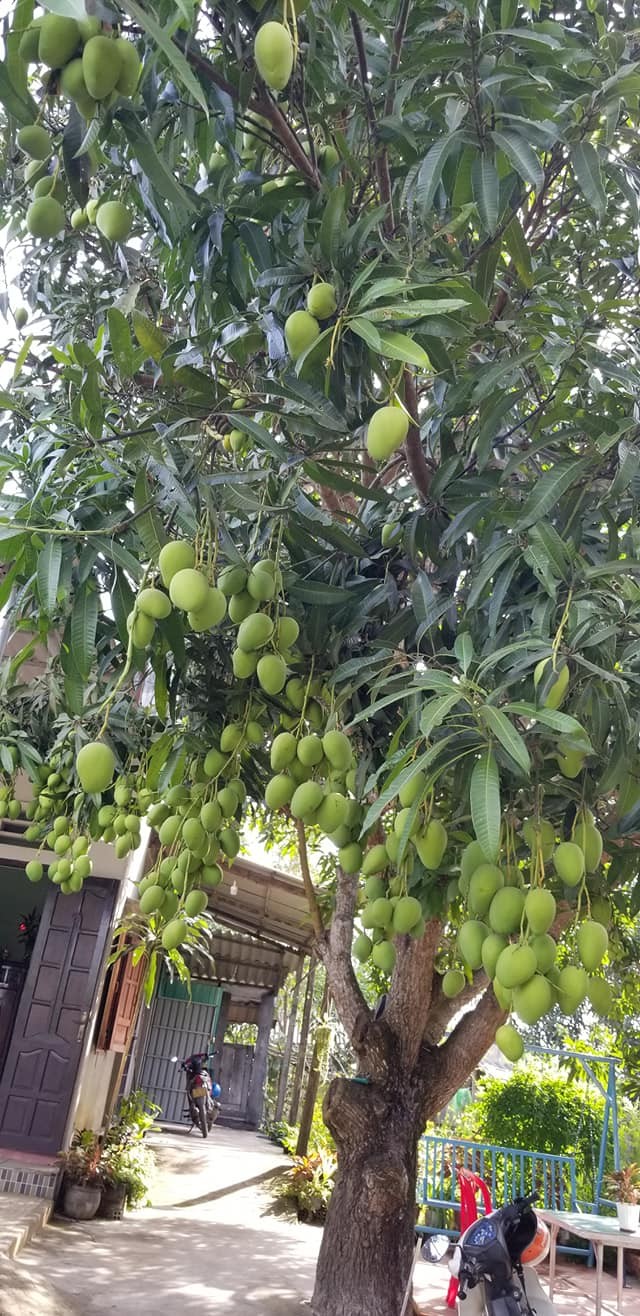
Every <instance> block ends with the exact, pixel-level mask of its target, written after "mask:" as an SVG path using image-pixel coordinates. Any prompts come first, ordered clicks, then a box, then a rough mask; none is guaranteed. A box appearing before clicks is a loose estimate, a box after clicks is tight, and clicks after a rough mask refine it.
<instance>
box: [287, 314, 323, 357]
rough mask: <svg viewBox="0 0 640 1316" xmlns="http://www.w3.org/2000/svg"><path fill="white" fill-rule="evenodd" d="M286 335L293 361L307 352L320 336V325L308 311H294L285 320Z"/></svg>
mask: <svg viewBox="0 0 640 1316" xmlns="http://www.w3.org/2000/svg"><path fill="white" fill-rule="evenodd" d="M284 336H285V338H286V341H287V347H288V349H289V355H290V357H291V358H292V360H293V361H297V360H298V358H299V357H301V356H302V354H303V353H304V352H306V351H307V350H308V349H309V348H310V347H311V346H312V344H313V343H315V341H316V339H317V338H319V336H320V325H319V324H318V321H317V320H316V319H315V316H313V315H310V314H309V312H308V311H293V312H292V314H291V315H290V316H288V318H287V320H286V321H285V326H284Z"/></svg>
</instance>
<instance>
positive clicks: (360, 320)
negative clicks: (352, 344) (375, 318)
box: [345, 315, 382, 353]
mask: <svg viewBox="0 0 640 1316" xmlns="http://www.w3.org/2000/svg"><path fill="white" fill-rule="evenodd" d="M345 327H346V328H347V329H350V330H351V332H352V333H354V334H357V335H358V338H362V340H363V342H365V343H366V344H367V347H371V348H372V349H373V351H374V352H380V353H381V352H382V340H381V338H380V334H379V333H378V330H377V329H376V327H375V325H374V324H371V321H370V320H368V319H367V317H366V316H364V315H355V316H354V317H353V319H352V320H347V322H346V326H345Z"/></svg>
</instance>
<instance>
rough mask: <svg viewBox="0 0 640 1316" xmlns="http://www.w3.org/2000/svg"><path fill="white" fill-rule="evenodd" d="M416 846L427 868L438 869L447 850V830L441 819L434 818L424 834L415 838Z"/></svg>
mask: <svg viewBox="0 0 640 1316" xmlns="http://www.w3.org/2000/svg"><path fill="white" fill-rule="evenodd" d="M414 844H415V847H416V850H417V851H418V854H419V856H420V859H421V861H422V863H423V864H424V866H425V868H428V869H430V870H432V871H434V870H436V869H438V868H439V867H440V864H441V863H442V860H443V858H444V853H445V850H446V848H447V829H446V827H444V826H443V824H442V823H441V822H440V819H439V818H432V819H431V822H429V823H427V826H426V828H425V830H424V832H421V833H419V834H418V835H417V836H416V837H415V838H414Z"/></svg>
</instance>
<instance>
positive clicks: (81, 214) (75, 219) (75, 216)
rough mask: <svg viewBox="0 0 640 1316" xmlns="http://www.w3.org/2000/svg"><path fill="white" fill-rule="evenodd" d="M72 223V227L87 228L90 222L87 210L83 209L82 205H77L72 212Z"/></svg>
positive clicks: (77, 228)
mask: <svg viewBox="0 0 640 1316" xmlns="http://www.w3.org/2000/svg"><path fill="white" fill-rule="evenodd" d="M70 223H71V227H72V228H73V229H76V230H77V231H79V230H80V229H83V228H86V227H87V225H88V223H89V219H88V216H87V212H86V210H83V208H82V207H81V206H76V209H75V210H72V212H71V220H70Z"/></svg>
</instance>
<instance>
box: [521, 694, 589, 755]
mask: <svg viewBox="0 0 640 1316" xmlns="http://www.w3.org/2000/svg"><path fill="white" fill-rule="evenodd" d="M504 711H505V712H506V713H514V714H515V715H516V717H526V718H529V719H530V720H531V721H532V722H541V723H542V725H543V726H544V727H549V730H550V731H558V732H560V734H561V735H564V736H573V737H574V738H577V739H578V740H579V743H580V745H584V746H586V747H587V749H591V741H590V740H589V737H588V735H587V733H586V731H585V729H584V727H583V726H582V723H580V722H578V719H577V718H575V717H572V716H571V714H570V713H561V712H560V711H559V709H557V708H538V707H537V705H536V704H530V703H527V702H525V701H524V700H516V701H515V702H514V703H510V704H505V705H504Z"/></svg>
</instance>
